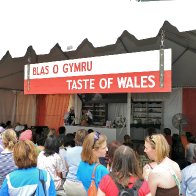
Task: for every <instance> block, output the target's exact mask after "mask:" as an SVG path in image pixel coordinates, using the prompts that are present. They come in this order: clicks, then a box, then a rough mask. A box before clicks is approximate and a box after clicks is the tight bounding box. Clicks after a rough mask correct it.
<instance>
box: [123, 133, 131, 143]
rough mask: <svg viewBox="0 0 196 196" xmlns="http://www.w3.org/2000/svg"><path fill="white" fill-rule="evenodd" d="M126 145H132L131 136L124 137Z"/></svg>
mask: <svg viewBox="0 0 196 196" xmlns="http://www.w3.org/2000/svg"><path fill="white" fill-rule="evenodd" d="M124 143H131V137H130V135H127V134H126V135H124Z"/></svg>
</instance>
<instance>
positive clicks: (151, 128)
mask: <svg viewBox="0 0 196 196" xmlns="http://www.w3.org/2000/svg"><path fill="white" fill-rule="evenodd" d="M147 133H148V135H149V136H150V135H153V134H156V129H155V128H154V127H149V128H148V129H147Z"/></svg>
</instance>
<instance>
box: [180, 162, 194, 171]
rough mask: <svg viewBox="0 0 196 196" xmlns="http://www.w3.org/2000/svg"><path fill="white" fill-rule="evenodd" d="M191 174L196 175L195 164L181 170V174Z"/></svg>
mask: <svg viewBox="0 0 196 196" xmlns="http://www.w3.org/2000/svg"><path fill="white" fill-rule="evenodd" d="M188 173H189V174H192V173H196V163H192V164H191V165H189V166H187V167H185V168H184V169H183V170H182V174H188Z"/></svg>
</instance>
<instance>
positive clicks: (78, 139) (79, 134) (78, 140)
mask: <svg viewBox="0 0 196 196" xmlns="http://www.w3.org/2000/svg"><path fill="white" fill-rule="evenodd" d="M87 134H88V132H87V131H86V130H85V129H80V130H78V131H76V135H75V145H76V146H82V144H83V142H84V139H85V137H86V136H87Z"/></svg>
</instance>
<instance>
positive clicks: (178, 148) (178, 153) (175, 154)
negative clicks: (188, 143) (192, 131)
mask: <svg viewBox="0 0 196 196" xmlns="http://www.w3.org/2000/svg"><path fill="white" fill-rule="evenodd" d="M172 142H173V143H172V153H171V155H172V156H171V159H172V160H173V161H175V162H176V163H178V165H179V166H180V169H181V170H182V169H183V168H185V167H186V166H187V162H186V159H185V148H184V146H183V144H182V142H181V139H180V136H179V135H178V134H173V136H172Z"/></svg>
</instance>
